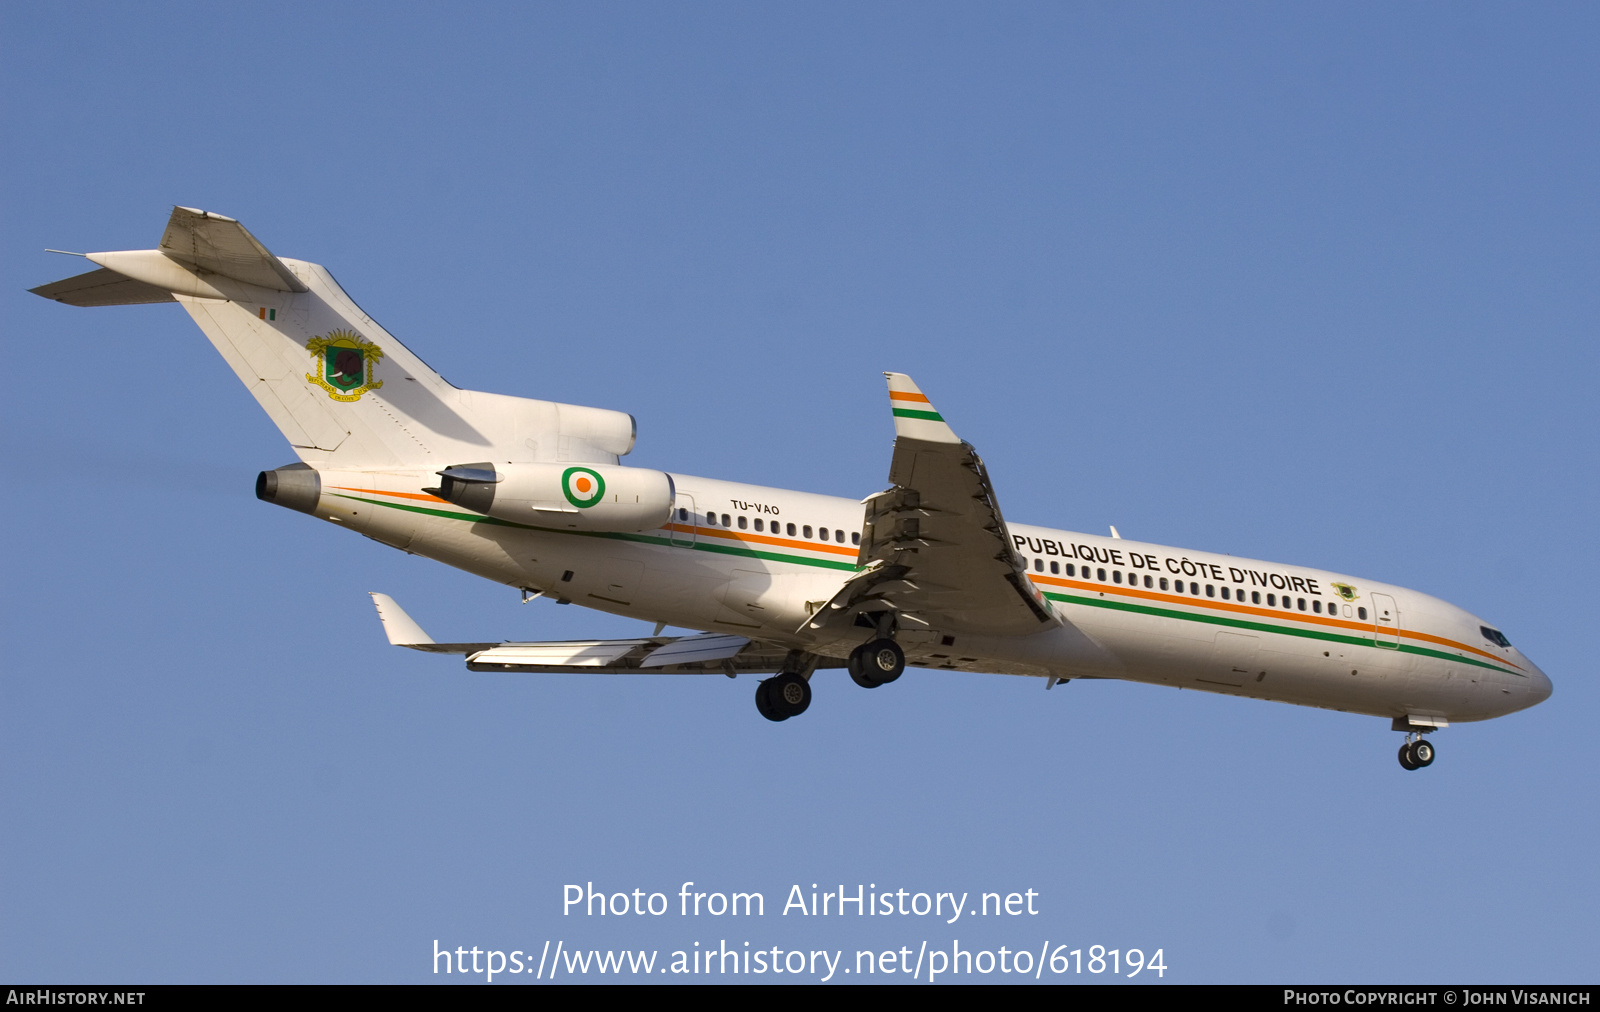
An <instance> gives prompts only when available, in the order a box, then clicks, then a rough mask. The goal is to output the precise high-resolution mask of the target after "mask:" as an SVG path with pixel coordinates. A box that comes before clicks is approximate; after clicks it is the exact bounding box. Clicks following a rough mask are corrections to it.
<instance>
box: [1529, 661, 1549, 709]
mask: <svg viewBox="0 0 1600 1012" xmlns="http://www.w3.org/2000/svg"><path fill="white" fill-rule="evenodd" d="M1529 677H1530V678H1532V679H1533V684H1532V685H1530V686H1528V695H1530V696H1532V697H1533V702H1534V704H1535V705H1537V704H1539V703H1542V702H1544V701H1545V700H1547V699H1549V698H1550V693H1551V692H1552V691H1554V689H1555V687H1554V686H1553V685H1551V684H1550V676H1549V675H1547V674H1545V673H1544V672H1543V671H1540V670H1539V669H1538V668H1534V669H1533V672H1532V674H1531V675H1530V676H1529Z"/></svg>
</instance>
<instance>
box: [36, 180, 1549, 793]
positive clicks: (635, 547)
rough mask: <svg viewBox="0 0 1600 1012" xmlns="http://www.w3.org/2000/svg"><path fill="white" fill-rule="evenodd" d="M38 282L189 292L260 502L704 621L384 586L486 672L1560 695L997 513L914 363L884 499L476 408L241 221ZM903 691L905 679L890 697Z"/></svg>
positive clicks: (1239, 562) (1525, 698) (1478, 637)
mask: <svg viewBox="0 0 1600 1012" xmlns="http://www.w3.org/2000/svg"><path fill="white" fill-rule="evenodd" d="M86 255H87V257H88V259H89V260H91V261H93V262H94V263H95V264H96V265H97V268H98V269H96V270H93V271H90V272H88V273H86V274H80V275H78V276H76V277H71V278H67V279H66V280H63V281H57V282H55V283H53V284H48V285H43V286H41V287H38V288H35V289H32V291H34V292H35V293H37V294H39V295H42V296H44V297H45V298H47V299H54V300H56V301H58V302H63V303H66V304H68V305H73V306H113V305H128V304H135V303H156V302H176V303H178V304H179V305H180V306H182V307H183V308H184V310H186V311H187V312H188V313H189V315H190V317H191V318H193V320H194V321H195V323H197V324H199V326H200V329H201V330H202V331H203V332H204V333H205V335H206V337H207V338H209V339H210V341H211V343H212V345H214V346H215V347H216V349H217V351H218V352H220V353H221V354H222V357H223V358H224V359H226V360H227V362H228V364H229V365H230V366H232V367H233V370H234V372H235V373H237V374H238V376H239V379H240V380H241V381H243V383H244V385H245V386H246V387H247V388H248V389H249V390H250V392H251V393H252V394H253V395H254V396H255V398H256V400H257V402H258V403H259V404H260V405H261V407H262V408H263V409H264V410H265V411H266V412H267V415H268V416H269V417H270V418H271V419H272V421H273V422H274V423H275V424H276V425H277V426H278V428H279V430H281V431H282V432H283V434H284V436H285V437H286V438H287V439H288V440H289V442H290V444H291V445H292V446H293V448H294V451H295V454H296V455H297V456H298V458H299V460H298V461H297V462H295V463H292V464H287V465H284V466H282V467H278V468H275V469H273V470H270V471H263V472H261V474H260V476H259V477H258V478H257V480H256V495H257V496H258V497H259V498H261V499H263V500H265V501H266V502H269V503H274V504H276V505H279V506H283V507H286V508H288V509H292V510H298V511H300V512H302V513H306V514H309V515H311V516H313V517H316V518H317V519H319V520H322V521H325V522H327V523H331V524H337V525H339V526H341V527H347V528H349V529H351V530H352V531H355V532H357V533H360V534H364V535H366V536H367V537H369V538H373V539H374V540H377V541H381V542H383V543H384V544H387V545H392V546H394V547H395V548H399V549H403V550H405V551H407V552H410V553H412V554H415V555H423V556H427V557H428V558H431V559H437V560H439V561H440V562H444V563H446V564H448V565H451V566H456V567H458V568H460V569H464V570H467V571H468V572H471V573H476V574H477V575H479V576H482V577H484V578H486V579H489V580H494V581H496V582H498V583H503V584H506V585H508V586H510V587H514V588H519V589H521V590H522V591H523V594H524V596H525V597H526V596H535V595H536V596H543V597H548V598H553V599H555V600H557V601H560V602H562V603H574V604H581V605H584V606H587V607H590V608H596V609H599V610H602V611H607V612H611V613H613V614H617V615H626V616H628V617H630V618H638V619H644V620H647V621H650V622H655V623H657V625H656V631H657V633H660V631H661V630H663V629H664V628H666V627H667V626H672V627H675V628H681V629H695V630H703V631H702V632H700V633H699V634H697V635H691V636H662V635H655V636H644V637H639V638H635V639H620V640H584V641H576V642H545V643H522V642H501V643H436V642H434V641H433V640H432V639H431V638H429V637H428V636H427V635H426V634H425V633H424V632H423V631H422V630H421V629H420V628H419V627H418V626H417V624H416V623H415V622H413V621H412V620H411V618H410V617H409V616H407V615H406V613H405V612H404V611H402V610H401V608H400V606H399V605H398V604H396V603H395V602H394V601H393V600H392V599H391V598H389V597H387V596H385V595H383V594H374V595H372V596H373V600H374V602H375V603H376V605H377V610H378V615H379V618H380V619H381V621H382V624H383V628H384V630H385V632H386V633H387V635H388V638H389V642H390V643H392V644H395V645H397V646H403V647H409V648H411V649H414V650H423V651H429V652H434V653H445V654H463V655H465V657H466V664H467V667H468V668H470V669H471V670H473V671H526V672H591V673H597V674H598V673H618V674H620V673H641V674H665V675H684V674H723V675H727V676H728V677H729V678H733V677H735V676H738V675H741V674H756V675H764V676H769V677H765V678H762V679H761V680H760V681H759V682H758V683H757V685H756V689H755V702H756V709H757V710H759V711H760V713H761V715H762V716H764V717H766V718H767V719H768V720H774V721H781V720H787V719H789V718H791V717H796V716H799V715H800V714H802V713H804V712H805V710H806V708H807V707H808V706H810V704H811V693H812V688H811V682H812V675H813V674H814V673H815V672H816V671H818V670H819V669H825V668H845V669H847V670H848V672H849V674H850V677H851V679H852V680H853V681H854V682H855V683H856V684H857V685H859V686H861V687H862V688H867V689H874V688H879V687H882V686H885V685H888V684H889V683H892V682H894V681H895V680H896V679H898V678H899V677H900V676H901V673H902V672H903V671H904V670H905V668H906V667H907V665H912V666H915V667H921V668H934V669H940V670H951V671H972V672H984V673H989V674H1002V675H1018V676H1026V677H1034V678H1039V679H1042V680H1044V681H1045V687H1046V688H1051V687H1053V686H1055V685H1057V684H1059V683H1061V682H1066V681H1068V680H1070V679H1074V678H1115V679H1127V680H1131V681H1138V682H1148V683H1152V684H1156V685H1169V686H1176V687H1179V688H1187V689H1200V690H1204V691H1208V692H1217V693H1223V694H1226V695H1233V696H1248V697H1251V698H1255V699H1267V700H1276V701H1278V702H1284V703H1295V704H1298V705H1301V706H1318V707H1325V708H1329V709H1335V710H1341V711H1346V712H1349V713H1359V714H1366V715H1369V716H1373V717H1381V718H1384V719H1386V720H1388V721H1390V726H1391V727H1392V729H1393V730H1395V731H1399V732H1403V733H1404V734H1405V741H1404V744H1403V745H1402V746H1401V748H1400V764H1401V765H1402V766H1404V767H1405V768H1406V769H1418V768H1420V767H1424V766H1427V765H1429V764H1431V763H1432V762H1433V760H1434V748H1433V745H1432V743H1431V742H1430V741H1428V740H1426V739H1425V738H1424V737H1423V735H1425V734H1428V733H1429V732H1432V731H1434V730H1436V729H1439V728H1443V727H1447V726H1448V725H1449V724H1450V723H1451V722H1453V721H1454V722H1465V721H1475V720H1487V719H1489V718H1491V717H1498V716H1502V715H1504V714H1508V713H1512V712H1514V711H1517V710H1521V709H1525V708H1526V707H1530V706H1533V705H1534V704H1536V703H1539V702H1542V701H1543V700H1545V699H1547V698H1548V697H1549V695H1550V680H1549V679H1548V678H1547V677H1546V676H1545V674H1544V672H1542V671H1540V670H1539V668H1538V667H1536V666H1535V665H1534V664H1533V662H1532V661H1530V660H1528V658H1527V657H1525V656H1523V654H1522V653H1521V651H1519V650H1518V649H1517V648H1516V647H1514V646H1512V645H1511V643H1510V641H1509V640H1508V639H1507V638H1506V637H1505V635H1504V634H1503V633H1501V632H1500V631H1499V630H1498V629H1496V628H1495V627H1493V626H1492V625H1490V624H1489V623H1488V622H1487V621H1485V620H1483V619H1480V618H1478V617H1477V616H1475V615H1472V614H1469V613H1468V612H1466V611H1464V610H1462V609H1460V608H1457V607H1456V606H1454V605H1452V604H1448V603H1446V602H1444V601H1441V600H1439V599H1438V598H1435V597H1430V596H1428V595H1426V594H1421V593H1418V592H1416V591H1413V590H1407V589H1405V588H1404V587H1397V586H1392V585H1390V584H1385V583H1379V582H1377V581H1374V580H1366V579H1362V578H1360V577H1355V576H1348V575H1345V574H1340V573H1331V572H1324V571H1322V570H1316V569H1307V568H1304V567H1302V566H1291V565H1281V564H1278V563H1271V562H1255V561H1250V560H1245V559H1238V558H1234V557H1232V556H1227V555H1216V554H1212V553H1208V552H1192V551H1184V550H1180V549H1176V548H1166V547H1163V546H1160V545H1152V544H1142V543H1138V542H1134V541H1128V540H1124V539H1122V538H1120V537H1117V536H1116V531H1115V529H1113V530H1112V536H1111V537H1099V536H1095V535H1090V534H1079V533H1073V532H1070V531H1062V530H1052V529H1049V528H1044V527H1036V526H1031V525H1027V524H1016V523H1009V522H1008V521H1007V520H1006V519H1005V517H1004V516H1003V515H1002V513H1001V509H1000V499H999V496H998V495H997V494H996V491H995V489H994V486H993V485H992V484H991V482H990V480H989V475H988V472H987V471H986V470H985V469H984V465H983V461H982V460H981V459H980V458H979V457H978V454H977V452H976V451H975V450H974V449H973V448H972V447H971V446H970V445H969V444H967V443H965V442H963V441H962V440H961V439H960V438H959V437H957V436H956V434H955V432H954V430H953V429H952V428H951V426H950V424H949V423H948V422H946V420H945V418H944V416H943V415H942V414H941V413H940V412H939V410H938V409H937V408H935V406H934V404H933V403H932V402H931V401H930V400H929V399H928V397H927V396H926V395H924V394H923V392H922V391H921V390H920V389H919V388H918V387H917V385H916V384H915V383H914V382H912V380H911V377H909V376H907V375H905V374H903V373H894V372H891V373H885V376H886V377H887V379H888V394H889V397H888V407H889V413H890V415H891V417H892V418H893V421H894V432H895V439H894V450H893V454H892V456H891V458H890V461H889V475H888V482H887V487H886V488H884V489H883V490H882V491H878V492H875V493H873V494H871V495H868V496H867V497H866V498H865V499H862V500H859V501H858V500H854V499H840V498H835V497H832V496H825V495H815V494H812V493H807V492H791V491H787V490H784V489H774V488H762V487H758V486H755V485H749V484H745V483H743V482H736V481H719V480H716V479H711V478H698V477H694V476H692V475H686V474H676V473H671V472H666V471H657V470H651V469H648V468H639V467H629V466H625V465H623V464H622V463H620V460H621V458H622V457H624V456H626V455H627V454H628V452H629V451H630V450H632V448H633V444H634V437H635V426H634V420H633V418H632V416H630V415H628V414H625V413H623V412H620V411H610V410H604V409H600V408H589V407H580V406H577V405H571V404H557V403H554V402H551V401H542V400H533V399H529V398H524V397H512V396H507V395H505V394H495V393H484V392H481V391H476V390H461V389H458V388H456V387H454V386H451V385H450V384H449V383H448V382H446V381H445V380H444V379H443V378H442V377H441V376H439V375H438V374H437V373H435V372H434V371H433V370H432V369H430V368H428V366H427V365H425V364H424V363H423V362H422V360H421V359H419V358H417V357H416V356H415V355H414V354H412V353H411V351H410V350H408V349H407V348H406V347H405V345H403V344H401V343H400V342H399V341H398V340H396V339H395V338H394V337H393V336H392V335H390V334H389V332H388V331H386V330H384V329H383V328H382V327H380V326H378V324H377V323H375V322H374V321H373V320H372V318H371V317H369V316H367V314H366V313H364V312H362V311H361V309H360V308H359V307H358V306H357V305H356V304H355V303H354V302H353V301H351V299H350V297H349V296H348V295H346V294H345V292H344V290H343V289H341V288H340V287H339V285H338V284H337V283H336V282H335V281H334V280H333V277H332V275H330V274H329V273H328V272H327V271H326V270H325V269H323V268H322V267H320V266H318V265H317V264H313V263H307V262H305V261H302V260H291V259H287V258H280V257H276V256H274V255H273V254H271V253H270V252H268V251H267V249H266V248H265V247H264V246H262V245H261V244H260V243H259V242H257V241H256V239H255V237H254V236H252V235H251V234H250V233H249V232H248V231H246V230H245V228H244V226H242V225H240V224H239V222H237V221H235V220H234V219H232V218H226V217H223V216H222V215H218V214H211V213H208V212H205V211H199V210H194V209H192V208H185V207H178V208H174V209H173V212H172V217H171V219H170V221H169V222H168V224H167V229H166V232H165V233H164V234H163V235H162V237H161V242H160V244H159V246H158V248H156V249H151V250H125V251H120V252H109V253H90V254H86ZM887 691H893V690H887Z"/></svg>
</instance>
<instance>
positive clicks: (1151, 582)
mask: <svg viewBox="0 0 1600 1012" xmlns="http://www.w3.org/2000/svg"><path fill="white" fill-rule="evenodd" d="M1144 585H1145V586H1146V587H1153V586H1155V581H1154V580H1152V579H1150V577H1148V576H1147V577H1145V578H1144Z"/></svg>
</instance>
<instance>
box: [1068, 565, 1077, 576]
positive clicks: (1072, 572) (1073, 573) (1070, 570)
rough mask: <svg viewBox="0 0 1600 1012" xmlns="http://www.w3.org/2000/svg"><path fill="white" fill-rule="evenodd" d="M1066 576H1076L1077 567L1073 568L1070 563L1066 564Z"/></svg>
mask: <svg viewBox="0 0 1600 1012" xmlns="http://www.w3.org/2000/svg"><path fill="white" fill-rule="evenodd" d="M1067 575H1068V576H1077V575H1078V567H1077V566H1074V565H1073V564H1072V563H1070V562H1069V563H1067Z"/></svg>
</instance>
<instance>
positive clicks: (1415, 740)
mask: <svg viewBox="0 0 1600 1012" xmlns="http://www.w3.org/2000/svg"><path fill="white" fill-rule="evenodd" d="M1433 755H1434V752H1433V745H1432V743H1430V742H1426V741H1424V740H1423V739H1422V734H1421V733H1420V732H1417V731H1413V732H1411V733H1410V734H1407V735H1406V743H1405V744H1404V745H1401V746H1400V765H1401V766H1404V767H1405V768H1406V769H1408V770H1420V769H1422V767H1424V766H1432V765H1433Z"/></svg>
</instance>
